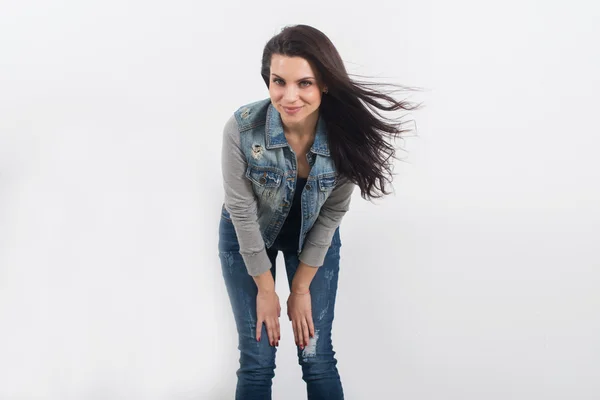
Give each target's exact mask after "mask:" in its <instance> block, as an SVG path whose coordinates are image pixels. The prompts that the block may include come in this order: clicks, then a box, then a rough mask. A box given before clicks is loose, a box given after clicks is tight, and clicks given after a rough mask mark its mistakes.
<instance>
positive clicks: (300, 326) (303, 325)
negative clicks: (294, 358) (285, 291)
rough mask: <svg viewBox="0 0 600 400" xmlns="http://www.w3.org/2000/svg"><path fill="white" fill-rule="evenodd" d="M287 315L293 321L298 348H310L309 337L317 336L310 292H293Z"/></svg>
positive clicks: (288, 303) (288, 302)
mask: <svg viewBox="0 0 600 400" xmlns="http://www.w3.org/2000/svg"><path fill="white" fill-rule="evenodd" d="M287 314H288V317H289V319H290V321H292V328H293V329H294V340H295V341H296V346H299V347H300V349H304V347H305V346H308V339H309V336H310V337H313V336H314V335H315V326H314V324H313V319H312V307H311V298H310V291H309V290H306V292H296V291H294V290H292V292H291V293H290V297H289V298H288V301H287Z"/></svg>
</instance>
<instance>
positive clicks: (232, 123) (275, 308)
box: [219, 25, 416, 400]
mask: <svg viewBox="0 0 600 400" xmlns="http://www.w3.org/2000/svg"><path fill="white" fill-rule="evenodd" d="M261 75H262V77H263V79H264V81H265V84H266V85H267V88H268V89H269V98H268V99H264V100H261V101H257V102H254V103H250V104H247V105H245V106H242V107H240V108H239V109H238V110H237V111H236V112H235V113H234V114H233V115H232V116H231V117H230V118H229V120H228V121H227V123H226V124H225V128H224V136H223V148H222V173H223V184H224V188H225V202H224V204H223V207H222V210H221V213H222V218H221V221H220V226H219V256H220V260H221V266H222V271H223V277H224V279H225V284H226V287H227V291H228V294H229V298H230V301H231V306H232V309H233V314H234V317H235V322H236V326H237V331H238V335H239V346H238V348H239V350H240V368H239V369H238V371H237V376H238V382H237V389H236V399H243V400H253V399H261V400H262V399H270V398H271V385H272V378H273V377H274V369H275V352H276V346H278V345H279V340H280V334H279V316H280V311H281V307H280V304H279V297H278V296H277V294H276V293H275V260H276V258H277V254H278V251H282V252H283V256H284V260H285V267H286V272H287V278H288V283H289V286H290V296H289V298H288V300H287V310H288V317H289V319H290V321H291V322H292V328H293V332H294V340H295V342H296V345H297V347H298V349H297V350H298V359H299V363H300V365H301V366H302V378H303V380H304V381H305V382H306V385H307V391H308V398H309V399H310V400H316V399H327V400H337V399H343V397H344V396H343V390H342V384H341V381H340V376H339V374H338V371H337V368H336V363H337V361H336V359H335V358H334V354H335V352H334V351H333V346H332V342H331V328H332V323H333V317H334V306H335V296H336V290H337V282H338V270H339V260H340V247H341V240H340V232H339V226H340V223H341V221H342V218H343V217H344V214H345V213H346V212H347V211H348V208H349V205H350V198H351V195H352V192H353V190H354V187H355V186H356V185H358V186H359V188H360V191H361V196H362V197H363V198H370V197H381V194H378V193H377V192H376V189H379V190H380V191H381V192H382V193H383V194H388V193H387V192H386V191H385V187H384V186H385V180H387V178H386V173H387V174H391V168H390V167H391V163H390V159H391V158H393V157H394V154H395V151H394V147H393V146H391V145H390V144H388V143H386V141H385V140H384V135H389V136H391V137H396V136H399V135H400V134H401V133H403V132H405V131H406V130H403V129H400V124H399V123H393V121H391V122H390V120H384V118H383V117H382V116H381V115H380V114H379V113H376V114H375V115H374V114H373V113H371V112H370V110H369V108H371V109H372V110H374V109H379V110H386V111H394V110H401V109H402V110H409V109H415V108H416V107H409V104H408V103H406V102H398V101H396V100H394V99H393V98H392V97H390V96H388V95H386V94H383V93H381V92H378V91H375V90H373V89H369V88H367V86H369V85H370V84H368V83H357V82H356V81H354V80H351V79H350V78H349V76H348V73H347V72H346V69H345V67H344V64H343V61H342V59H341V57H340V55H339V54H338V52H337V50H336V49H335V47H334V46H333V44H332V43H331V41H330V40H329V39H328V38H327V36H325V35H324V34H323V33H322V32H320V31H319V30H317V29H315V28H312V27H310V26H306V25H296V26H291V27H286V28H284V29H283V30H282V31H281V32H280V33H279V34H278V35H276V36H274V37H273V38H272V39H271V40H269V42H268V43H267V44H266V46H265V48H264V52H263V57H262V69H261ZM378 100H384V101H386V102H387V103H388V105H384V104H383V103H380V102H379V101H378ZM365 104H367V105H368V106H366V105H365Z"/></svg>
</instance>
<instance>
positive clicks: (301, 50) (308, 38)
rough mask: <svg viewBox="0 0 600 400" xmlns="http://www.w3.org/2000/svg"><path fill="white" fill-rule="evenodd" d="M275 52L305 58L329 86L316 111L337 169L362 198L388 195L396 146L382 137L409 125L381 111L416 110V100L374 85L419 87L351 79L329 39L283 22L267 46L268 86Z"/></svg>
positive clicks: (264, 69) (400, 132)
mask: <svg viewBox="0 0 600 400" xmlns="http://www.w3.org/2000/svg"><path fill="white" fill-rule="evenodd" d="M273 54H280V55H283V56H287V57H302V58H304V59H306V60H308V61H309V62H310V63H311V65H312V66H313V67H314V68H316V73H317V75H318V76H317V79H318V80H320V83H321V85H325V86H327V89H328V93H327V94H324V95H323V96H322V99H321V105H320V107H319V112H320V113H321V115H322V116H323V118H324V120H325V122H326V124H327V130H328V141H329V148H330V153H331V157H332V158H333V161H334V163H335V166H336V169H337V171H338V173H339V174H340V175H343V176H345V177H346V178H348V179H350V180H351V181H352V182H354V183H355V184H356V185H358V186H359V187H360V192H361V197H362V198H364V199H371V198H379V197H382V196H383V195H387V194H389V193H390V192H387V191H386V190H385V182H386V181H388V182H390V183H391V176H392V175H393V172H392V167H393V161H392V159H396V157H395V155H396V149H395V148H394V146H393V145H392V144H390V143H388V142H387V141H386V137H387V138H393V139H397V138H401V137H403V134H404V133H406V132H409V131H411V129H405V128H404V123H403V122H400V120H399V118H396V119H390V118H387V117H384V116H383V115H382V114H381V113H380V111H396V110H415V109H417V108H418V107H419V106H420V104H418V105H414V104H411V103H409V102H407V101H397V100H395V99H394V98H393V97H391V96H390V95H389V94H391V93H394V92H396V91H391V92H389V93H384V92H383V91H381V90H376V89H374V88H375V87H377V86H382V85H388V86H394V87H398V88H401V90H417V89H415V88H408V87H405V86H401V85H392V84H389V83H388V84H381V83H370V82H366V81H358V80H355V79H351V78H350V76H349V75H348V72H347V71H346V68H345V66H344V62H343V61H342V58H341V57H340V55H339V53H338V51H337V49H336V48H335V46H334V45H333V43H332V42H331V40H329V38H328V37H327V36H326V35H325V34H324V33H323V32H321V31H319V30H318V29H316V28H313V27H311V26H308V25H293V26H287V27H285V28H283V29H282V30H281V32H280V33H279V34H277V35H275V36H273V37H272V38H271V39H270V40H269V41H268V42H267V44H266V45H265V48H264V51H263V56H262V66H261V75H262V77H263V79H264V81H265V84H266V85H267V87H269V82H270V79H269V75H270V68H271V57H272V55H273ZM355 76H356V75H355ZM382 100H383V101H384V102H385V103H387V104H385V103H384V102H381V101H382ZM388 176H389V177H390V178H389V179H388Z"/></svg>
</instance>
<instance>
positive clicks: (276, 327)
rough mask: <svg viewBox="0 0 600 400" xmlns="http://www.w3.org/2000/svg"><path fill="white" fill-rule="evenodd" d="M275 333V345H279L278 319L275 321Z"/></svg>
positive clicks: (279, 328) (279, 327)
mask: <svg viewBox="0 0 600 400" xmlns="http://www.w3.org/2000/svg"><path fill="white" fill-rule="evenodd" d="M275 333H276V336H275V338H276V340H277V345H278V346H279V340H280V339H281V326H280V325H279V320H276V321H275Z"/></svg>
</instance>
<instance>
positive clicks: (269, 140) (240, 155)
mask: <svg viewBox="0 0 600 400" xmlns="http://www.w3.org/2000/svg"><path fill="white" fill-rule="evenodd" d="M306 157H307V161H308V163H309V165H310V167H311V168H310V173H309V176H308V179H307V182H306V185H305V187H304V189H303V191H302V196H301V209H302V212H301V214H302V221H301V231H300V239H299V243H298V257H299V259H300V261H302V262H303V263H305V264H307V265H310V266H313V267H319V266H321V265H323V262H324V259H325V254H326V253H327V250H328V248H329V246H330V245H331V240H332V238H333V235H334V233H335V230H336V229H337V228H338V226H339V225H340V223H341V220H342V218H343V216H344V214H345V213H346V211H348V208H349V206H350V199H351V195H352V192H353V190H354V187H355V184H354V183H352V182H350V181H349V180H347V179H345V178H343V177H341V176H339V175H338V173H337V171H336V167H335V165H334V162H333V159H332V158H331V157H330V153H329V145H328V141H327V128H326V124H325V121H324V120H323V118H322V117H321V116H319V120H318V122H317V127H316V133H315V139H314V142H313V144H312V147H311V148H310V150H309V151H308V152H307V154H306ZM221 167H222V174H223V186H224V189H225V201H224V204H223V207H222V216H223V217H224V218H225V219H226V220H230V221H231V222H232V223H233V225H234V227H235V231H236V235H237V238H238V242H239V244H240V254H241V255H242V257H243V259H244V262H245V264H246V268H247V270H248V273H249V274H250V275H253V276H256V275H260V274H261V273H263V272H265V271H267V270H268V269H270V268H271V262H270V260H269V258H268V256H267V253H266V248H269V247H271V245H272V244H273V242H274V241H275V238H276V237H277V235H278V233H279V231H280V230H281V227H282V226H283V223H284V222H285V219H286V217H287V214H288V212H289V210H290V208H291V206H292V200H293V199H294V190H295V188H296V180H297V171H298V169H297V161H296V155H295V153H294V151H293V150H292V148H291V147H290V146H289V144H288V142H287V139H286V137H285V135H284V131H283V125H282V122H281V116H280V114H279V112H278V111H277V109H276V108H275V107H273V105H272V104H271V101H270V99H264V100H260V101H257V102H254V103H250V104H247V105H245V106H242V107H240V108H239V109H238V110H237V111H235V112H234V114H233V116H231V117H230V118H229V120H228V121H227V123H226V124H225V128H224V132H223V147H222V165H221Z"/></svg>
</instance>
